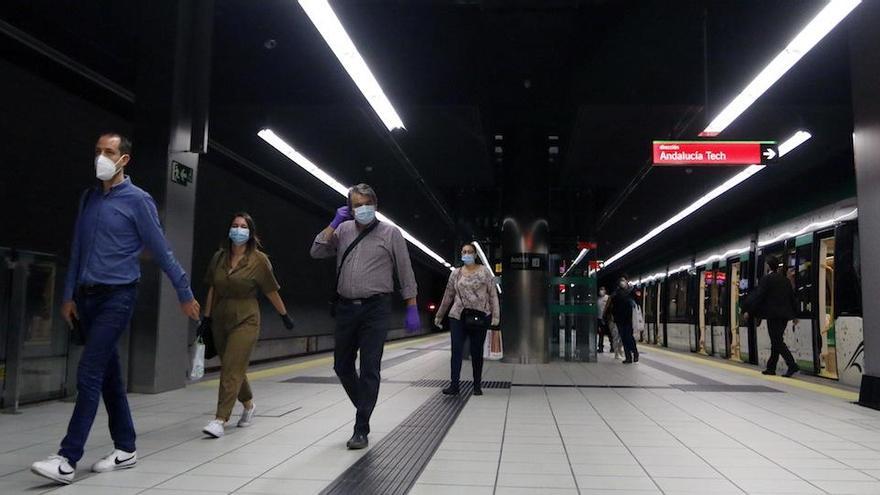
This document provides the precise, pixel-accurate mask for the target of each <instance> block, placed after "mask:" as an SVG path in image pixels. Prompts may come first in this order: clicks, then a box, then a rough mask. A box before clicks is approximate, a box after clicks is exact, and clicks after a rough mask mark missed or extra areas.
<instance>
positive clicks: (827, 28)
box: [700, 0, 861, 136]
mask: <svg viewBox="0 0 880 495" xmlns="http://www.w3.org/2000/svg"><path fill="white" fill-rule="evenodd" d="M860 3H861V0H832V1H830V2H828V5H826V6H825V8H823V9H822V11H821V12H819V14H817V15H816V17H814V18H813V20H811V21H810V22H809V24H807V25H806V26H805V27H804V28H803V29H802V30H801V32H800V33H798V35H797V36H795V37H794V39H793V40H791V42H790V43H789V44H788V46H786V47H785V49H784V50H782V51H781V52H779V54H778V55H776V57H775V58H774V59H773V60H772V61H771V62H770V63H769V64H767V66H766V67H764V70H762V71H761V72H760V73H759V74H758V75H757V76H756V77H755V78H754V79H753V80H752V82H750V83H749V84H748V86H746V87H745V89H743V90H742V92H741V93H740V94H739V95H737V96H736V98H734V99H733V101H731V102H730V103H729V104H728V105H727V107H725V108H724V110H722V111H721V113H719V114H718V116H716V117H715V118H714V119H713V120H712V122H710V123H709V125H708V126H707V127H706V129H705V130H703V132H702V133H700V136H717V135H718V134H720V133H721V131H723V130H724V129H726V128H727V126H729V125H730V124H732V123H733V121H735V120H736V119H737V118H739V116H740V115H742V113H743V112H745V111H746V110H747V109H748V108H749V107H750V106H752V104H753V103H755V101H756V100H757V99H758V98H760V97H761V95H763V94H764V93H765V92H766V91H767V90H768V89H770V87H771V86H773V84H775V83H776V81H778V80H779V79H780V78H781V77H782V76H783V75H785V73H786V72H788V70H789V69H791V68H792V67H793V66H794V65H795V64H796V63H797V62H798V61H799V60H800V59H801V58H803V56H804V55H806V54H807V52H809V51H810V50H811V49H812V48H813V47H814V46H816V44H817V43H819V41H821V40H822V38H824V37H825V35H827V34H828V33H829V32H831V30H832V29H834V27H835V26H837V24H838V23H840V21H842V20H843V19H844V18H845V17H846V16H847V15H849V13H850V12H852V10H853V9H855V8H856V7H857V6H858V5H859V4H860Z"/></svg>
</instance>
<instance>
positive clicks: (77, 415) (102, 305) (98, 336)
mask: <svg viewBox="0 0 880 495" xmlns="http://www.w3.org/2000/svg"><path fill="white" fill-rule="evenodd" d="M130 159H131V141H129V140H128V138H126V137H125V136H123V135H121V134H118V133H107V134H104V135H102V136H101V137H100V138H99V139H98V143H97V145H96V146H95V176H96V177H97V178H98V179H99V180H100V181H101V184H100V185H99V186H97V187H95V188H92V189H89V190H87V191H86V192H85V193H84V194H83V197H82V199H81V201H80V209H79V215H78V216H77V219H76V226H75V228H74V233H73V245H72V249H71V256H70V267H69V269H68V272H67V280H66V283H65V286H64V299H63V303H62V305H61V315H62V316H63V317H64V319H65V320H66V321H67V322H68V324H69V325H71V326H72V327H79V328H80V329H81V332H82V333H83V334H84V336H85V339H86V342H85V347H84V349H83V353H82V357H81V358H80V361H79V367H78V369H77V384H76V387H77V392H78V395H77V397H76V406H75V407H74V410H73V415H72V416H71V418H70V424H69V425H68V427H67V436H65V437H64V440H63V441H62V442H61V449H60V450H59V451H58V454H57V455H53V456H50V457H49V458H48V459H46V460H45V461H39V462H35V463H34V464H33V465H32V466H31V471H33V472H34V473H35V474H37V475H40V476H43V477H46V478H49V479H51V480H53V481H56V482H59V483H64V484H67V483H70V482H72V481H73V477H74V471H75V469H76V463H77V462H78V461H79V460H80V459H81V458H82V456H83V448H84V446H85V443H86V439H87V438H88V436H89V430H91V428H92V423H94V421H95V415H96V414H97V411H98V401H99V400H100V398H101V397H102V396H103V398H104V405H105V406H106V408H107V415H108V416H109V419H110V434H111V437H112V438H113V445H114V450H113V452H111V453H110V454H108V455H107V456H106V457H104V458H103V459H101V460H100V461H98V462H97V463H96V464H95V465H94V466H92V470H93V471H95V472H106V471H113V470H116V469H124V468H131V467H134V466H135V463H137V452H136V450H135V432H134V424H133V422H132V419H131V411H130V409H129V407H128V400H127V398H126V396H125V383H124V381H123V379H122V370H121V369H120V366H119V354H118V351H117V344H118V342H119V337H120V336H121V335H122V333H123V332H124V331H125V330H126V328H128V324H129V321H130V320H131V316H132V313H133V312H134V305H135V299H136V294H137V283H138V280H139V279H140V276H141V272H140V260H139V258H140V254H141V251H142V250H143V249H144V248H146V249H147V250H148V251H149V252H150V253H151V254H152V257H153V259H154V260H155V261H156V263H157V264H158V265H159V266H160V267H161V268H162V270H163V271H164V272H165V274H166V275H167V276H168V278H169V279H170V280H171V283H172V284H173V285H174V288H175V289H176V290H177V298H178V300H179V301H180V307H181V310H182V311H183V314H185V315H186V316H188V317H189V318H192V319H194V320H197V319H198V318H199V312H200V307H199V303H198V302H197V301H196V300H195V299H194V298H193V294H192V290H191V289H190V283H189V277H187V275H186V272H185V271H184V270H183V268H182V267H181V266H180V263H178V262H177V260H176V259H175V258H174V255H173V254H172V252H171V249H170V248H169V246H168V242H167V241H166V239H165V234H164V233H163V231H162V226H161V224H160V223H159V216H158V212H157V211H156V204H155V202H154V201H153V198H152V197H151V196H150V195H149V194H148V193H147V192H145V191H144V190H143V189H140V188H139V187H137V186H135V185H134V184H132V183H131V179H130V178H128V177H127V176H125V174H124V172H123V171H124V169H125V167H126V165H128V162H129V160H130Z"/></svg>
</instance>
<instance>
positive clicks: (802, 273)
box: [794, 243, 813, 318]
mask: <svg viewBox="0 0 880 495" xmlns="http://www.w3.org/2000/svg"><path fill="white" fill-rule="evenodd" d="M796 251H797V266H796V270H797V271H796V272H795V273H794V288H795V294H797V305H798V313H799V316H801V317H803V318H810V316H811V315H812V312H813V245H812V243H810V244H804V245H802V246H798V247H797V250H796Z"/></svg>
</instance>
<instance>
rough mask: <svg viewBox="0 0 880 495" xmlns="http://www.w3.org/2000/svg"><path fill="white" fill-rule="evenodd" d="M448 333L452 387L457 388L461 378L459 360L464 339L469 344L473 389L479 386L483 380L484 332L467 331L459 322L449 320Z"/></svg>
mask: <svg viewBox="0 0 880 495" xmlns="http://www.w3.org/2000/svg"><path fill="white" fill-rule="evenodd" d="M449 327H450V333H451V334H452V359H451V360H450V362H449V367H450V369H451V370H452V372H451V376H450V378H451V381H452V386H454V387H457V386H458V382H459V379H460V378H461V360H462V358H463V354H464V339H465V337H467V338H468V340H470V342H471V346H470V347H471V365H472V366H473V370H474V388H476V387H479V386H480V382H481V381H482V379H483V346H484V345H485V344H486V330H487V329H485V328H483V329H480V330H469V329H467V328H465V327H464V323H462V322H461V320H456V319H455V318H449Z"/></svg>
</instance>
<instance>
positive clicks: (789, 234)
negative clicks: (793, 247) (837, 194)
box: [758, 208, 859, 247]
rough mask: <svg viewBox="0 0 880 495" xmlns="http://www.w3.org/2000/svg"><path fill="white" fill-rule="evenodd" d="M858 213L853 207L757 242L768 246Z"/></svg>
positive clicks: (761, 245)
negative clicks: (839, 213)
mask: <svg viewBox="0 0 880 495" xmlns="http://www.w3.org/2000/svg"><path fill="white" fill-rule="evenodd" d="M858 215H859V209H858V208H853V209H852V210H851V211H849V212H847V213H844V214H843V215H839V216H836V217H834V218H832V219H830V220H825V221H824V222H813V223H811V224H809V225H807V226H805V227H803V228H801V229H800V230H798V231H797V232H783V233H781V234H779V235H778V236H776V237H774V238H773V239H768V240H766V241H761V242H759V243H758V246H760V247H764V246H769V245H770V244H773V243H774V242H779V241H781V240H784V239H791V238H792V237H797V236H799V235H803V234H806V233H807V232H811V231H814V230H819V229H822V228H825V227H830V226H832V225H834V224H835V223H837V222H842V221H843V220H848V219H850V218H854V217H857V216H858Z"/></svg>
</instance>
